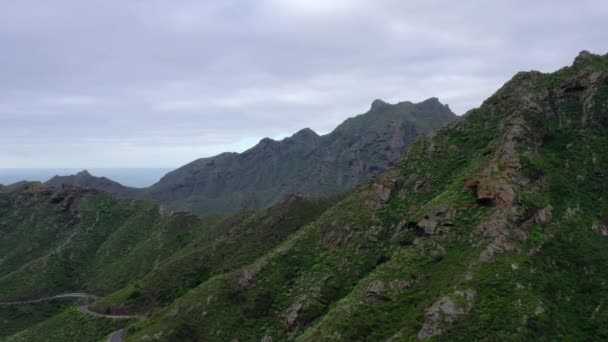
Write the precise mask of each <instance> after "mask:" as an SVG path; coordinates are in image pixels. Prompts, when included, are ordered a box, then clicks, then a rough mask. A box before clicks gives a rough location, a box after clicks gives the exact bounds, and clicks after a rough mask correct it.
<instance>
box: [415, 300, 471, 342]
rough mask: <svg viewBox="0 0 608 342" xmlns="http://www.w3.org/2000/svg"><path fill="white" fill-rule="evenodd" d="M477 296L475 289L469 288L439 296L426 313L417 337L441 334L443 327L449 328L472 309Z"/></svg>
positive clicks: (422, 337) (425, 337)
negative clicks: (450, 294) (449, 294)
mask: <svg viewBox="0 0 608 342" xmlns="http://www.w3.org/2000/svg"><path fill="white" fill-rule="evenodd" d="M475 297H476V294H475V291H473V290H471V289H467V290H465V291H454V294H453V295H452V296H444V297H441V298H439V299H438V300H437V301H436V302H435V303H433V305H432V306H431V307H430V308H429V309H428V310H427V311H426V313H425V314H424V325H423V326H422V328H421V329H420V331H419V332H418V335H416V337H418V339H419V340H424V339H427V338H430V337H433V336H436V335H439V334H441V333H442V330H443V329H446V328H449V326H450V325H451V324H452V323H453V322H454V321H455V320H457V319H459V318H461V317H463V316H465V315H467V314H468V313H469V312H470V311H471V309H472V308H473V305H474V304H475ZM462 302H464V303H462Z"/></svg>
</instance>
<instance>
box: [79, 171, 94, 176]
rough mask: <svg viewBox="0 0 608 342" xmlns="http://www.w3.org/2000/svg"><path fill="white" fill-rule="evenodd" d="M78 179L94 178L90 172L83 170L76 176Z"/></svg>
mask: <svg viewBox="0 0 608 342" xmlns="http://www.w3.org/2000/svg"><path fill="white" fill-rule="evenodd" d="M76 176H77V177H92V175H91V174H90V173H89V171H88V170H82V171H80V172H78V173H77V174H76Z"/></svg>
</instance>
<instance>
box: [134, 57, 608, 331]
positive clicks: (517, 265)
mask: <svg viewBox="0 0 608 342" xmlns="http://www.w3.org/2000/svg"><path fill="white" fill-rule="evenodd" d="M607 70H608V58H607V57H593V58H592V59H591V60H589V61H587V62H582V63H579V64H577V65H575V66H573V67H571V68H566V69H563V70H561V71H559V72H557V73H555V74H550V75H542V74H540V73H528V74H518V75H517V76H516V77H515V78H514V79H513V80H512V81H511V82H509V83H508V84H506V85H505V87H503V88H502V89H501V90H500V91H499V92H497V93H496V94H495V95H494V96H493V97H492V98H490V99H488V101H486V102H485V103H484V105H483V106H482V107H481V108H480V109H478V110H474V111H472V112H470V113H468V114H467V115H466V117H464V118H463V119H462V120H461V121H460V122H458V123H456V124H453V125H451V126H450V127H448V128H446V129H443V130H441V131H440V132H438V133H437V134H436V135H435V136H433V137H430V138H427V139H420V140H419V141H418V142H417V143H415V144H414V145H413V146H412V148H411V149H410V151H409V152H408V156H407V157H406V158H405V160H404V162H403V163H402V164H401V165H400V166H399V167H398V168H396V169H394V170H392V171H390V172H389V173H387V174H385V175H383V176H381V177H379V178H378V179H376V180H375V182H374V183H371V184H367V185H365V186H362V187H360V188H359V189H358V190H357V191H355V192H354V193H353V194H351V195H350V196H349V197H347V198H346V199H344V200H343V201H341V202H340V203H339V204H338V205H336V206H335V207H333V208H332V209H330V210H328V211H327V212H325V213H324V214H323V215H322V216H321V217H320V218H319V219H318V220H316V221H315V222H312V223H311V224H309V225H308V226H306V227H305V228H303V229H301V230H300V231H298V232H297V233H296V234H294V235H293V236H292V237H291V238H290V239H289V240H288V241H286V242H285V243H283V244H282V245H280V246H279V247H278V248H276V249H274V250H272V251H271V252H270V253H268V254H266V255H265V256H263V257H261V258H260V259H258V260H257V261H256V262H255V263H253V264H250V265H248V266H246V267H244V268H242V269H240V270H235V271H233V272H230V273H226V274H222V275H217V276H215V277H212V278H210V279H209V280H208V281H206V282H204V283H203V284H201V285H200V286H198V287H197V288H196V289H193V290H192V291H189V292H188V293H186V294H185V295H184V296H182V297H181V298H179V299H178V300H176V301H175V302H174V303H173V304H171V305H170V306H168V307H167V308H166V309H164V310H162V311H161V312H159V313H158V314H156V315H154V316H152V317H151V318H150V319H149V320H147V321H145V322H141V323H138V324H135V325H134V326H131V327H130V328H129V330H128V339H129V340H138V339H139V338H141V337H144V336H149V337H150V336H156V337H157V339H159V340H176V339H179V340H201V339H203V340H204V339H211V338H213V339H218V340H230V339H232V338H237V339H239V340H241V339H242V340H250V339H258V340H259V339H261V338H263V337H264V336H270V337H273V338H274V339H278V340H283V339H286V338H289V337H290V336H291V337H292V338H294V337H295V338H297V339H299V340H304V341H308V340H311V341H315V340H327V339H335V340H381V339H392V340H394V341H395V340H411V339H415V338H416V336H417V335H418V334H419V333H420V332H421V328H423V327H427V328H428V326H429V324H430V323H432V317H431V318H429V317H428V315H426V313H428V312H429V310H430V308H432V307H433V304H434V303H437V302H438V300H439V299H441V298H447V299H449V300H451V301H452V302H453V303H455V305H456V306H457V307H460V308H464V307H468V306H470V307H469V308H468V309H467V310H464V309H463V313H461V314H458V315H455V316H452V317H450V316H449V315H448V314H446V313H445V312H441V313H440V314H439V317H440V318H439V320H438V321H437V326H436V328H437V329H434V330H433V329H431V330H432V331H433V333H432V334H431V338H439V339H441V338H442V336H444V337H445V338H448V339H453V340H471V339H483V338H487V337H488V336H493V337H496V338H498V339H503V340H521V339H526V338H536V339H546V340H551V339H573V340H583V339H590V338H595V337H598V336H599V337H601V336H605V333H606V332H605V328H604V327H605V325H606V323H607V322H606V319H605V318H607V317H606V314H605V310H603V306H604V301H605V298H606V295H605V294H606V291H608V286H607V285H606V284H608V273H606V272H605V271H603V269H602V267H601V265H603V264H604V261H606V260H605V259H606V258H607V257H608V256H607V255H606V253H605V250H606V248H608V240H607V239H606V238H605V237H603V236H602V235H601V229H600V228H597V227H600V226H601V225H602V224H603V225H606V224H608V222H606V217H605V212H606V210H607V209H608V205H607V203H606V198H605V193H606V192H605V191H606V189H607V186H608V183H607V181H606V175H605V173H604V172H605V171H604V170H606V169H607V167H608V159H607V157H606V156H605V153H602V151H605V149H606V147H608V146H607V143H608V140H607V138H606V134H605V132H606V128H607V125H606V123H607V116H608V114H607V109H606V108H607V104H606V100H607V99H608V72H607ZM590 98H591V99H592V100H589V99H590ZM584 117H587V119H583V118H584ZM472 180H475V181H477V183H479V184H480V185H475V186H472V185H469V182H470V181H472ZM472 187H478V190H476V191H477V192H475V191H472V190H471V188H472ZM484 187H485V188H484ZM384 189H391V197H390V200H389V201H388V202H387V203H384V200H383V197H384V196H383V195H384V194H385V190H384ZM484 190H485V191H486V193H485V194H483V195H482V194H481V193H482V192H483V191H484ZM511 194H512V195H513V197H511V196H510V195H511ZM476 196H477V197H476ZM443 205H446V206H448V207H450V208H451V209H453V210H454V212H455V214H453V215H452V214H448V215H449V216H450V218H449V224H448V225H446V226H444V227H442V228H441V229H442V230H443V231H442V233H441V234H438V235H429V234H425V233H424V232H423V228H422V227H421V225H422V224H417V223H418V222H420V221H421V220H422V219H423V218H424V217H425V216H428V215H431V216H432V213H433V211H434V209H435V208H438V207H441V206H443ZM547 211H548V212H550V213H551V214H550V215H549V218H548V219H547V218H546V216H547V215H544V216H543V213H545V214H546V213H547ZM541 217H545V218H544V219H541ZM417 226H418V228H417ZM594 226H595V227H596V229H595V230H593V229H592V227H594ZM488 246H490V247H491V248H490V247H488ZM488 251H490V252H491V253H490V252H488ZM488 255H489V257H488ZM378 284H380V285H378ZM406 284H407V285H406ZM378 288H379V289H380V290H378ZM465 291H470V292H471V293H474V294H475V296H474V297H475V298H476V299H474V300H469V299H466V298H465V296H464V295H463V293H465ZM448 329H451V331H450V334H449V335H442V332H445V331H446V330H448Z"/></svg>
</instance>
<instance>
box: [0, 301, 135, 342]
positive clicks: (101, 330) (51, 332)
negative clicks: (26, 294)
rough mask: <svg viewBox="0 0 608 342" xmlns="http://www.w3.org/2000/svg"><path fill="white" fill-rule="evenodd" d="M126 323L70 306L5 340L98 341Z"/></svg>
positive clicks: (11, 341)
mask: <svg viewBox="0 0 608 342" xmlns="http://www.w3.org/2000/svg"><path fill="white" fill-rule="evenodd" d="M127 324H129V321H125V320H112V319H108V318H97V317H91V316H87V315H83V314H81V313H80V312H78V310H77V309H76V308H71V309H68V310H65V311H64V312H62V313H60V314H58V315H56V316H53V317H52V318H50V319H48V320H46V321H43V322H42V323H39V324H37V325H35V326H33V327H31V328H29V329H27V330H24V331H22V332H20V333H18V334H15V335H13V336H10V337H9V338H8V339H6V342H37V341H40V342H42V341H44V342H65V341H78V342H89V341H90V342H98V341H101V340H102V339H104V338H105V337H106V336H108V335H109V334H110V333H112V332H114V331H116V330H118V329H120V328H122V327H124V326H125V325H127Z"/></svg>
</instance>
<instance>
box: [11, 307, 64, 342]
mask: <svg viewBox="0 0 608 342" xmlns="http://www.w3.org/2000/svg"><path fill="white" fill-rule="evenodd" d="M72 305H73V301H71V300H70V301H50V302H41V303H32V304H23V305H13V306H0V339H2V338H6V337H8V336H10V335H13V334H14V333H16V332H19V331H22V330H25V329H27V328H29V327H31V326H34V325H36V324H37V323H40V322H42V321H44V320H46V319H48V318H50V317H52V316H54V315H57V314H59V313H61V312H62V311H64V310H65V309H66V308H68V307H70V306H72Z"/></svg>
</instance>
